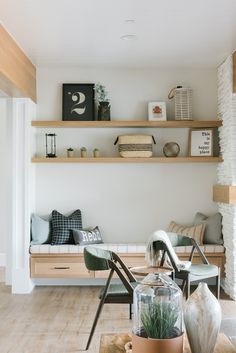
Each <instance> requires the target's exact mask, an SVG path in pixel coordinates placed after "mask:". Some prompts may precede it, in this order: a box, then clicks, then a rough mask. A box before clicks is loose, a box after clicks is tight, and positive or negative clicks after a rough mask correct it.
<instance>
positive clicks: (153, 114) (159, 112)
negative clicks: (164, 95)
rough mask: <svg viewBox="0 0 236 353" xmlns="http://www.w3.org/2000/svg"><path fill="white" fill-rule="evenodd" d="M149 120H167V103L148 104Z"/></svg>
mask: <svg viewBox="0 0 236 353" xmlns="http://www.w3.org/2000/svg"><path fill="white" fill-rule="evenodd" d="M148 120H150V121H163V120H166V103H165V102H149V103H148Z"/></svg>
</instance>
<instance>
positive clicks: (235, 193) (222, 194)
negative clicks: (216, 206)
mask: <svg viewBox="0 0 236 353" xmlns="http://www.w3.org/2000/svg"><path fill="white" fill-rule="evenodd" d="M213 201H215V202H222V203H227V204H236V186H233V185H214V186H213Z"/></svg>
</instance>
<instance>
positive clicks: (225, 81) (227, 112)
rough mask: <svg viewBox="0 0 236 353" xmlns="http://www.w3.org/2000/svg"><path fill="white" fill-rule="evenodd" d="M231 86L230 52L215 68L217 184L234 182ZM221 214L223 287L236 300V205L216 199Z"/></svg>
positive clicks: (235, 104)
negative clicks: (219, 156)
mask: <svg viewBox="0 0 236 353" xmlns="http://www.w3.org/2000/svg"><path fill="white" fill-rule="evenodd" d="M232 88H233V60H232V56H230V57H229V58H227V60H226V61H225V62H224V63H223V64H222V65H221V66H220V67H219V69H218V118H219V119H222V120H223V126H222V127H221V128H220V146H221V153H222V156H223V160H224V162H223V163H221V164H219V167H218V184H221V185H236V94H233V93H232ZM219 212H220V213H221V214H222V216H223V236H224V244H225V248H226V265H225V272H226V278H225V282H224V289H225V291H226V293H228V294H229V295H230V297H231V298H233V299H234V300H236V206H235V205H228V204H223V203H219Z"/></svg>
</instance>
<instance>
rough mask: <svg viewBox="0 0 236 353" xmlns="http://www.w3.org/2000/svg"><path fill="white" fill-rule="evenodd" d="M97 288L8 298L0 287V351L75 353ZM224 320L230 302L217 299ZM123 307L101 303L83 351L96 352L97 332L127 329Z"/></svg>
mask: <svg viewBox="0 0 236 353" xmlns="http://www.w3.org/2000/svg"><path fill="white" fill-rule="evenodd" d="M98 291H99V288H97V287H76V286H73V287H49V286H47V287H36V288H35V289H34V291H33V292H32V293H31V294H28V295H19V294H18V295H12V294H11V292H10V288H9V287H6V286H5V285H4V283H0V353H75V352H80V351H82V350H84V348H85V345H86V341H87V338H88V333H89V331H90V328H91V324H92V321H93V318H94V314H95V310H96V308H97V304H98V299H97V295H98ZM221 305H222V309H223V315H224V317H233V316H234V317H235V316H236V302H233V301H231V300H229V299H227V298H226V297H225V299H223V300H221ZM131 328H132V322H131V321H130V320H129V319H128V305H122V304H119V305H111V304H106V305H105V306H104V310H103V312H102V315H101V317H100V320H99V322H98V326H97V329H96V333H95V336H94V339H93V341H92V344H91V348H90V350H89V351H88V352H93V353H98V352H99V341H100V335H101V333H108V332H127V331H131Z"/></svg>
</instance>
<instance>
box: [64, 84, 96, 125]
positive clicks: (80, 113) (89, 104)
mask: <svg viewBox="0 0 236 353" xmlns="http://www.w3.org/2000/svg"><path fill="white" fill-rule="evenodd" d="M62 88H63V92H62V102H63V106H62V120H81V121H89V120H95V115H94V84H93V83H64V84H63V86H62Z"/></svg>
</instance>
